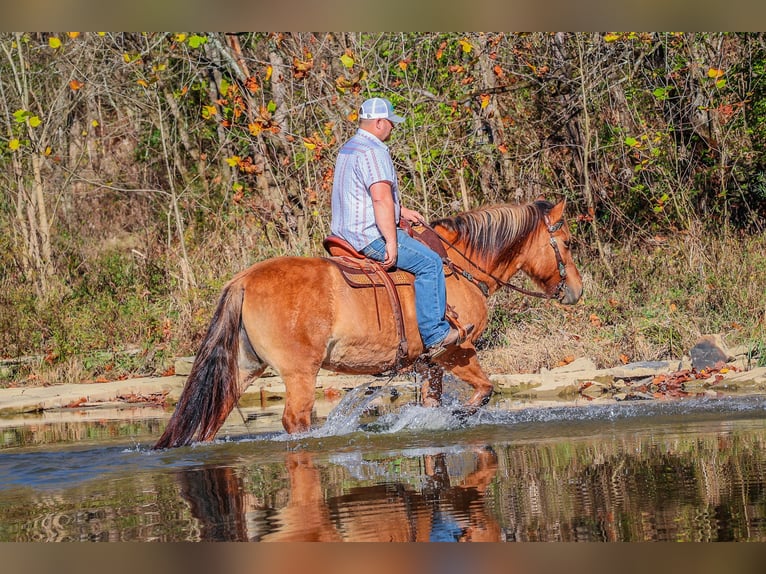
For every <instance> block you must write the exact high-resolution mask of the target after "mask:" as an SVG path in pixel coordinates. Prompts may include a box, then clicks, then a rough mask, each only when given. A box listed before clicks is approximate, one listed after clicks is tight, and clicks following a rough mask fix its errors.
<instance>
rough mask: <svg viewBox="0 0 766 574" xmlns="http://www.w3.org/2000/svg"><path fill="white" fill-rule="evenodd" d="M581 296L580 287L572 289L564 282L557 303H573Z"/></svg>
mask: <svg viewBox="0 0 766 574" xmlns="http://www.w3.org/2000/svg"><path fill="white" fill-rule="evenodd" d="M580 297H582V287H580V288H579V289H572V288H571V287H570V286H569V285H567V284H564V286H563V287H562V289H561V295H560V297H559V303H561V304H563V305H574V304H575V303H577V302H578V301H579V300H580Z"/></svg>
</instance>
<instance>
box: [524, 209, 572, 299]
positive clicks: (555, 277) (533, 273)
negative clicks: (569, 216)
mask: <svg viewBox="0 0 766 574" xmlns="http://www.w3.org/2000/svg"><path fill="white" fill-rule="evenodd" d="M534 206H535V208H536V209H538V210H539V213H540V218H539V222H538V225H537V228H536V229H535V230H534V232H533V233H531V234H530V237H529V242H528V244H527V246H526V247H527V248H526V250H525V254H526V256H525V257H524V261H523V263H522V265H521V269H522V270H523V271H524V272H525V273H526V274H527V275H528V276H529V277H531V278H532V280H533V281H534V282H535V283H537V284H538V285H539V286H540V287H541V288H542V289H543V290H544V291H545V293H546V294H547V295H548V296H549V297H551V298H552V299H556V300H558V301H559V302H561V303H564V304H565V305H573V304H575V303H577V301H579V300H580V297H581V296H582V278H581V277H580V272H579V271H578V270H577V267H575V264H574V261H573V260H572V253H571V251H570V244H571V241H572V235H571V233H570V231H569V226H568V225H567V222H566V220H565V219H564V208H565V207H566V200H562V201H560V202H559V203H557V204H556V205H551V204H550V203H548V202H547V201H543V200H538V201H536V202H535V203H534Z"/></svg>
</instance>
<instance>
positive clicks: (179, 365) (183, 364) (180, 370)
mask: <svg viewBox="0 0 766 574" xmlns="http://www.w3.org/2000/svg"><path fill="white" fill-rule="evenodd" d="M193 363H194V357H178V358H177V359H176V360H175V368H176V375H178V376H181V377H186V376H188V375H189V373H191V368H192V364H193Z"/></svg>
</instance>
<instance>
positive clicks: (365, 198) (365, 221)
mask: <svg viewBox="0 0 766 574" xmlns="http://www.w3.org/2000/svg"><path fill="white" fill-rule="evenodd" d="M380 181H385V182H388V183H389V184H391V192H392V193H393V196H394V206H395V210H396V212H395V220H396V221H397V222H398V221H399V212H400V207H399V188H398V184H397V181H396V172H395V171H394V163H393V161H391V154H390V153H389V151H388V146H387V145H386V144H384V143H383V142H382V141H380V140H379V139H378V138H376V137H375V136H374V135H372V134H371V133H369V132H366V131H365V130H363V129H359V130H357V132H356V134H355V135H354V136H353V137H352V138H351V139H350V140H348V141H347V142H346V143H345V144H343V147H342V148H341V149H340V152H338V159H337V161H336V163H335V175H334V179H333V184H332V223H331V224H330V229H331V231H332V233H333V234H335V235H338V236H340V237H342V238H343V239H345V240H346V241H348V242H349V243H350V244H351V245H352V247H354V249H357V250H361V249H363V248H364V247H366V246H367V245H369V244H370V243H372V242H373V241H375V240H376V239H378V238H380V237H381V233H380V230H379V229H378V227H377V225H376V224H375V212H374V210H373V207H372V196H371V195H370V187H371V186H372V185H373V184H375V183H378V182H380Z"/></svg>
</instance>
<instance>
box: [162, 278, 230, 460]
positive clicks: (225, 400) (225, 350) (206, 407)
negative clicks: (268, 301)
mask: <svg viewBox="0 0 766 574" xmlns="http://www.w3.org/2000/svg"><path fill="white" fill-rule="evenodd" d="M243 298H244V289H243V288H242V285H241V282H239V281H237V280H236V279H235V280H232V281H230V282H229V283H228V284H227V285H226V286H225V287H224V289H223V293H222V294H221V298H220V299H219V301H218V307H217V308H216V310H215V313H214V314H213V319H212V320H211V321H210V326H209V327H208V328H207V333H205V337H204V339H203V340H202V344H201V345H200V348H199V351H198V352H197V355H196V357H195V359H194V364H193V365H192V368H191V373H190V374H189V377H188V379H187V380H186V385H185V386H184V389H183V391H182V392H181V396H180V398H179V399H178V404H177V405H176V410H175V412H174V413H173V416H172V417H171V418H170V421H169V422H168V426H167V427H166V428H165V432H164V433H162V436H161V437H160V439H159V440H158V441H157V444H155V445H154V448H155V449H158V448H170V447H176V446H183V445H186V444H189V443H190V442H192V441H195V440H196V441H206V440H210V439H212V438H213V437H214V436H215V433H216V432H218V429H219V428H221V425H222V424H223V423H224V421H225V420H226V417H227V416H228V415H229V413H230V412H231V410H232V409H233V408H234V405H235V404H236V403H237V400H239V396H240V394H241V392H240V389H239V384H238V383H239V367H238V363H239V337H240V324H241V313H242V300H243ZM195 435H196V436H195Z"/></svg>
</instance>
